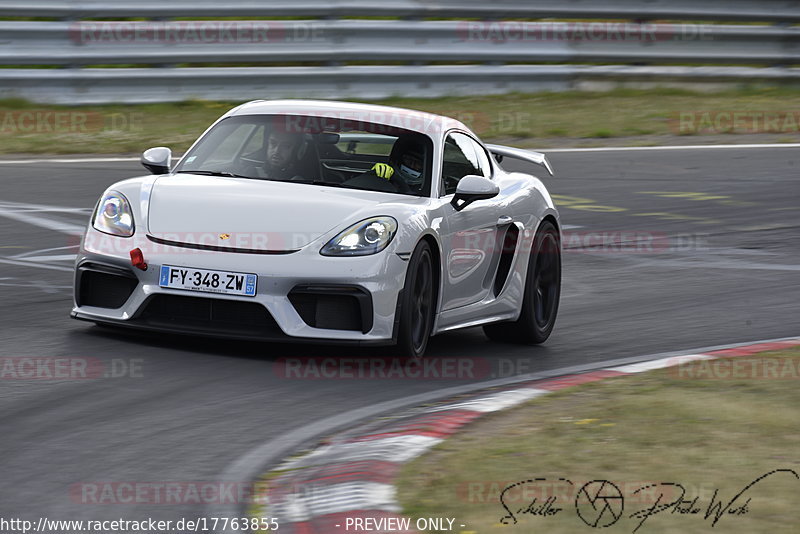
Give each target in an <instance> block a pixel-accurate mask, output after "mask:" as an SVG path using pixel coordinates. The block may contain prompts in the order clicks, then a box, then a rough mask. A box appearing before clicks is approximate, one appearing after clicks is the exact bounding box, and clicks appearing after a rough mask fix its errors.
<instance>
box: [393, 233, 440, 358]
mask: <svg viewBox="0 0 800 534" xmlns="http://www.w3.org/2000/svg"><path fill="white" fill-rule="evenodd" d="M433 284H434V275H433V254H432V253H431V247H430V245H428V243H427V242H426V241H420V243H419V244H418V245H417V248H416V249H414V253H413V254H412V255H411V260H409V263H408V270H407V271H406V280H405V286H404V289H403V302H402V304H401V306H400V314H401V315H400V328H399V331H398V335H397V348H398V350H399V352H400V354H401V355H402V356H406V357H411V358H421V357H422V356H423V355H424V354H425V348H426V347H427V346H428V339H429V338H430V334H431V328H432V327H433V310H434V306H435V303H434V295H435V291H434V287H433Z"/></svg>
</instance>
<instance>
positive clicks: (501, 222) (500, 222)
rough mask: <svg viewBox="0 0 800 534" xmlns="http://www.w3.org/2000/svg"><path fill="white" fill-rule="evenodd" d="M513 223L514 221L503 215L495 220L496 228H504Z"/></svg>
mask: <svg viewBox="0 0 800 534" xmlns="http://www.w3.org/2000/svg"><path fill="white" fill-rule="evenodd" d="M512 222H514V219H513V218H512V217H510V216H508V215H503V216H502V217H500V218H499V219H497V226H505V225H507V224H511V223H512Z"/></svg>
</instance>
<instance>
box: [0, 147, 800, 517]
mask: <svg viewBox="0 0 800 534" xmlns="http://www.w3.org/2000/svg"><path fill="white" fill-rule="evenodd" d="M550 157H551V161H552V163H553V166H554V167H555V170H556V178H554V179H549V180H548V181H547V183H548V186H549V188H550V191H551V193H553V194H554V195H558V197H557V199H558V200H557V203H559V205H560V209H561V215H562V223H563V224H564V225H568V226H567V228H568V233H567V236H566V239H565V246H566V247H567V250H566V251H565V254H564V273H563V294H562V303H561V310H560V313H559V318H558V322H557V324H556V329H555V331H554V334H553V336H552V337H551V338H550V340H549V341H548V342H547V343H546V344H545V345H543V346H540V347H520V346H514V345H504V344H494V343H491V342H489V341H488V340H487V339H486V338H485V337H484V336H483V333H482V331H481V330H480V329H479V328H474V329H470V330H465V331H460V332H455V333H450V334H446V335H442V336H438V337H436V338H434V339H433V340H432V341H431V344H430V346H429V348H428V356H427V357H428V358H434V359H435V358H445V357H450V358H453V357H458V358H472V357H475V358H486V359H488V360H489V361H490V362H491V369H492V370H491V375H494V376H508V375H509V374H511V373H518V372H521V373H526V372H532V371H537V370H547V369H555V368H559V367H564V366H568V365H576V364H588V363H594V362H597V363H600V362H602V361H604V360H610V359H616V358H622V357H626V356H635V355H639V354H649V353H657V352H664V351H671V350H681V349H689V348H693V347H702V346H710V345H716V344H726V343H735V342H744V341H749V340H758V339H766V338H778V337H788V336H796V335H798V334H799V333H800V186H799V185H798V178H800V150H799V149H797V148H759V149H755V148H748V149H715V150H711V149H695V150H668V151H620V152H559V153H552V154H551V156H550ZM509 167H511V165H509ZM531 170H534V169H531ZM139 174H143V169H142V168H141V167H140V166H139V165H138V163H135V162H110V163H96V162H94V163H70V164H58V163H25V164H17V163H13V164H0V179H1V180H2V193H0V230H1V231H2V236H3V238H2V240H0V295H2V298H0V320H2V345H1V346H0V347H1V348H0V357H4V358H9V357H31V358H43V357H62V358H89V359H93V360H92V361H97V362H100V363H99V365H101V367H102V368H103V369H105V370H106V371H110V374H111V375H122V376H108V377H104V376H98V377H96V378H89V379H66V380H48V379H35V380H31V379H14V378H13V377H9V376H4V377H3V379H0V406H1V407H2V411H0V435H2V438H0V448H1V450H2V454H0V473H2V481H3V483H2V486H0V515H2V516H4V517H20V518H25V519H32V520H35V519H36V518H38V517H43V516H45V517H48V518H50V519H65V520H66V519H116V518H119V517H122V518H126V519H145V518H147V517H153V518H158V519H173V520H174V519H178V518H181V517H187V518H189V517H199V516H202V515H203V511H204V506H203V504H200V503H196V504H193V503H186V504H181V505H174V504H155V503H147V502H134V503H129V504H122V503H119V504H94V503H92V502H85V501H87V499H88V498H87V497H86V496H85V495H84V496H82V495H81V494H80V492H78V493H76V490H75V488H76V487H77V488H83V487H85V486H80V484H86V483H96V482H109V483H121V482H129V483H137V482H151V483H167V482H190V481H213V480H216V479H217V477H219V475H220V473H221V472H222V471H223V469H224V468H225V467H226V466H227V465H229V464H230V463H231V462H233V461H234V460H235V459H236V458H238V457H240V456H241V455H243V454H245V453H246V452H247V451H249V450H251V449H252V448H253V447H256V446H257V445H258V444H260V443H263V442H265V441H267V440H269V439H271V438H273V437H275V436H276V435H280V434H281V433H284V432H287V431H289V430H292V429H295V428H298V427H300V426H302V425H304V424H307V423H309V422H311V421H315V420H318V419H320V418H324V417H326V416H330V415H335V414H340V413H342V412H344V411H347V410H351V409H355V408H359V407H362V406H366V405H371V404H375V403H378V402H381V401H386V400H391V399H398V398H402V397H406V396H409V395H412V394H415V393H422V392H427V391H432V390H436V389H439V388H443V387H447V386H452V385H457V384H465V383H468V382H471V381H480V380H484V379H487V378H490V376H491V375H489V376H487V375H486V374H485V373H484V374H482V375H481V376H477V375H476V376H471V377H457V378H455V379H449V380H442V379H436V378H427V377H423V378H419V379H408V378H406V379H360V380H359V379H319V380H308V379H287V378H284V377H283V370H282V366H283V365H284V364H283V360H282V358H287V357H288V358H291V357H302V356H337V357H342V358H378V357H380V356H382V355H383V354H385V352H384V351H382V349H372V350H365V349H350V348H341V347H340V348H332V347H325V346H311V345H268V344H257V343H238V342H230V341H213V340H212V341H208V340H198V339H191V338H185V337H179V336H164V335H139V334H136V335H127V334H122V333H120V332H117V331H115V330H107V329H103V328H99V327H96V326H93V325H91V324H89V323H84V322H79V321H75V320H72V319H70V318H69V311H70V307H71V299H72V297H71V279H72V273H71V261H70V257H71V255H74V251H75V249H76V245H77V242H78V238H77V237H76V236H75V235H74V232H76V231H77V232H80V228H81V227H82V226H83V225H84V224H85V222H86V220H87V218H88V216H89V211H90V209H91V208H92V207H93V206H94V203H95V202H96V200H97V197H98V196H99V195H100V193H101V192H102V191H103V189H104V187H106V186H107V185H108V184H111V183H112V182H115V181H117V180H119V179H121V178H125V177H129V176H134V175H139ZM620 231H626V232H628V233H626V234H621V233H620ZM630 232H635V233H633V234H632V233H630ZM598 236H600V237H598ZM603 236H604V237H603ZM631 238H632V239H633V242H632V243H629V246H630V247H631V248H632V250H631V249H630V248H629V249H627V250H622V249H620V247H618V246H611V245H609V243H612V242H614V241H619V240H620V239H624V240H630V239H631ZM603 239H605V241H603ZM650 239H653V241H648V240H650ZM648 243H650V245H648ZM587 245H588V248H582V247H584V246H587ZM131 366H132V367H131ZM242 482H247V481H242ZM76 484H77V485H78V486H76ZM89 500H90V499H89ZM134 500H136V499H134Z"/></svg>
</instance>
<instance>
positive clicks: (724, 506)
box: [500, 469, 800, 533]
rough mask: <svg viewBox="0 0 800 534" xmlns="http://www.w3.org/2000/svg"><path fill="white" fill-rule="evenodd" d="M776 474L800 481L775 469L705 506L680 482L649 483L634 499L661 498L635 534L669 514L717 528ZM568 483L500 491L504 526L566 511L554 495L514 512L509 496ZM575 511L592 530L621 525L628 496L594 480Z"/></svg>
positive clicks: (639, 515)
mask: <svg viewBox="0 0 800 534" xmlns="http://www.w3.org/2000/svg"><path fill="white" fill-rule="evenodd" d="M776 475H784V476H785V475H789V476H792V477H794V478H795V479H796V480H798V481H800V474H798V473H797V471H795V470H794V469H773V470H772V471H769V472H767V473H764V474H763V475H761V476H759V477H757V478H755V479H754V480H753V481H752V482H750V483H749V484H747V485H746V486H745V487H744V488H742V489H741V490H740V491H739V492H738V493H736V494H735V495H734V496H733V497H732V498H731V499H729V500H727V501H726V500H725V499H723V498H722V497H721V496H720V490H719V489H715V490H714V494H713V495H712V496H711V499H710V500H709V501H708V502H707V503H706V504H703V503H701V502H700V497H699V496H697V497H695V498H693V499H687V498H686V494H687V491H686V488H685V487H684V486H683V485H682V484H680V483H678V482H655V483H652V484H646V485H644V486H641V487H639V488H637V489H636V490H634V491H633V494H632V496H637V495H638V496H641V495H643V494H644V493H648V494H654V493H655V495H657V496H656V497H655V500H654V502H653V503H652V504H648V506H647V507H645V508H642V509H640V510H636V511H635V512H633V513H631V514H629V515H628V516H627V517H628V518H629V519H635V520H638V523H637V524H636V526H635V527H634V528H633V530H632V532H633V533H635V532H637V531H639V529H641V528H642V526H644V524H645V522H646V521H647V520H648V519H650V518H651V517H653V516H655V515H658V514H661V513H663V512H668V514H667V515H673V514H678V515H680V516H692V515H693V516H698V517H701V518H702V520H703V521H710V523H711V526H712V527H715V526H716V525H717V523H719V521H720V520H721V519H722V518H723V517H740V516H744V515H747V514H748V513H750V505H751V501H752V500H753V496H752V490H753V488H755V487H756V486H757V485H758V484H760V483H761V482H763V481H764V480H766V479H768V478H770V477H773V476H776ZM556 481H558V482H566V483H567V484H569V485H570V486H572V487H574V486H575V483H574V482H572V481H571V480H568V479H566V478H551V479H548V478H531V479H527V480H521V481H519V482H515V483H514V484H509V485H508V486H506V487H505V488H504V489H503V491H502V492H500V505H501V506H502V507H503V508H504V509H505V511H506V514H505V515H504V516H503V517H501V518H500V522H501V523H502V524H504V525H516V524H517V523H519V521H520V516H524V515H529V516H537V517H543V518H547V517H552V516H555V515H557V514H558V513H559V512H562V511H563V510H564V508H562V507H559V506H558V497H557V496H555V495H552V496H550V497H548V498H547V499H545V500H540V499H539V497H533V499H531V500H530V502H528V503H527V504H526V505H525V506H522V507H520V508H517V509H516V510H512V509H511V507H510V505H509V502H508V496H509V492H510V491H511V490H514V489H519V488H520V487H523V486H526V485H528V484H536V483H541V482H547V483H554V482H556ZM574 505H575V511H576V514H577V516H578V517H579V518H580V519H581V521H583V523H584V524H586V525H587V526H589V527H591V528H605V527H610V526H611V525H613V524H615V523H617V522H618V521H619V520H620V519H621V518H622V517H623V511H624V509H625V496H624V495H623V492H622V491H621V490H620V489H619V487H618V486H617V485H616V484H614V483H613V482H611V481H609V480H592V481H590V482H587V483H586V484H584V485H583V486H582V487H581V488H580V489H579V490H578V491H577V493H576V494H575V502H574Z"/></svg>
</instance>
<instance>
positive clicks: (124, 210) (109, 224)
mask: <svg viewBox="0 0 800 534" xmlns="http://www.w3.org/2000/svg"><path fill="white" fill-rule="evenodd" d="M92 226H94V228H95V230H99V231H101V232H104V233H106V234H111V235H118V236H120V237H131V236H132V235H133V212H132V211H131V205H130V203H129V202H128V199H127V198H125V195H123V194H122V193H117V192H116V191H111V192H110V193H108V194H107V195H106V196H104V197H103V199H102V200H101V201H100V203H99V204H98V205H97V211H96V212H95V214H94V218H93V220H92Z"/></svg>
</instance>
